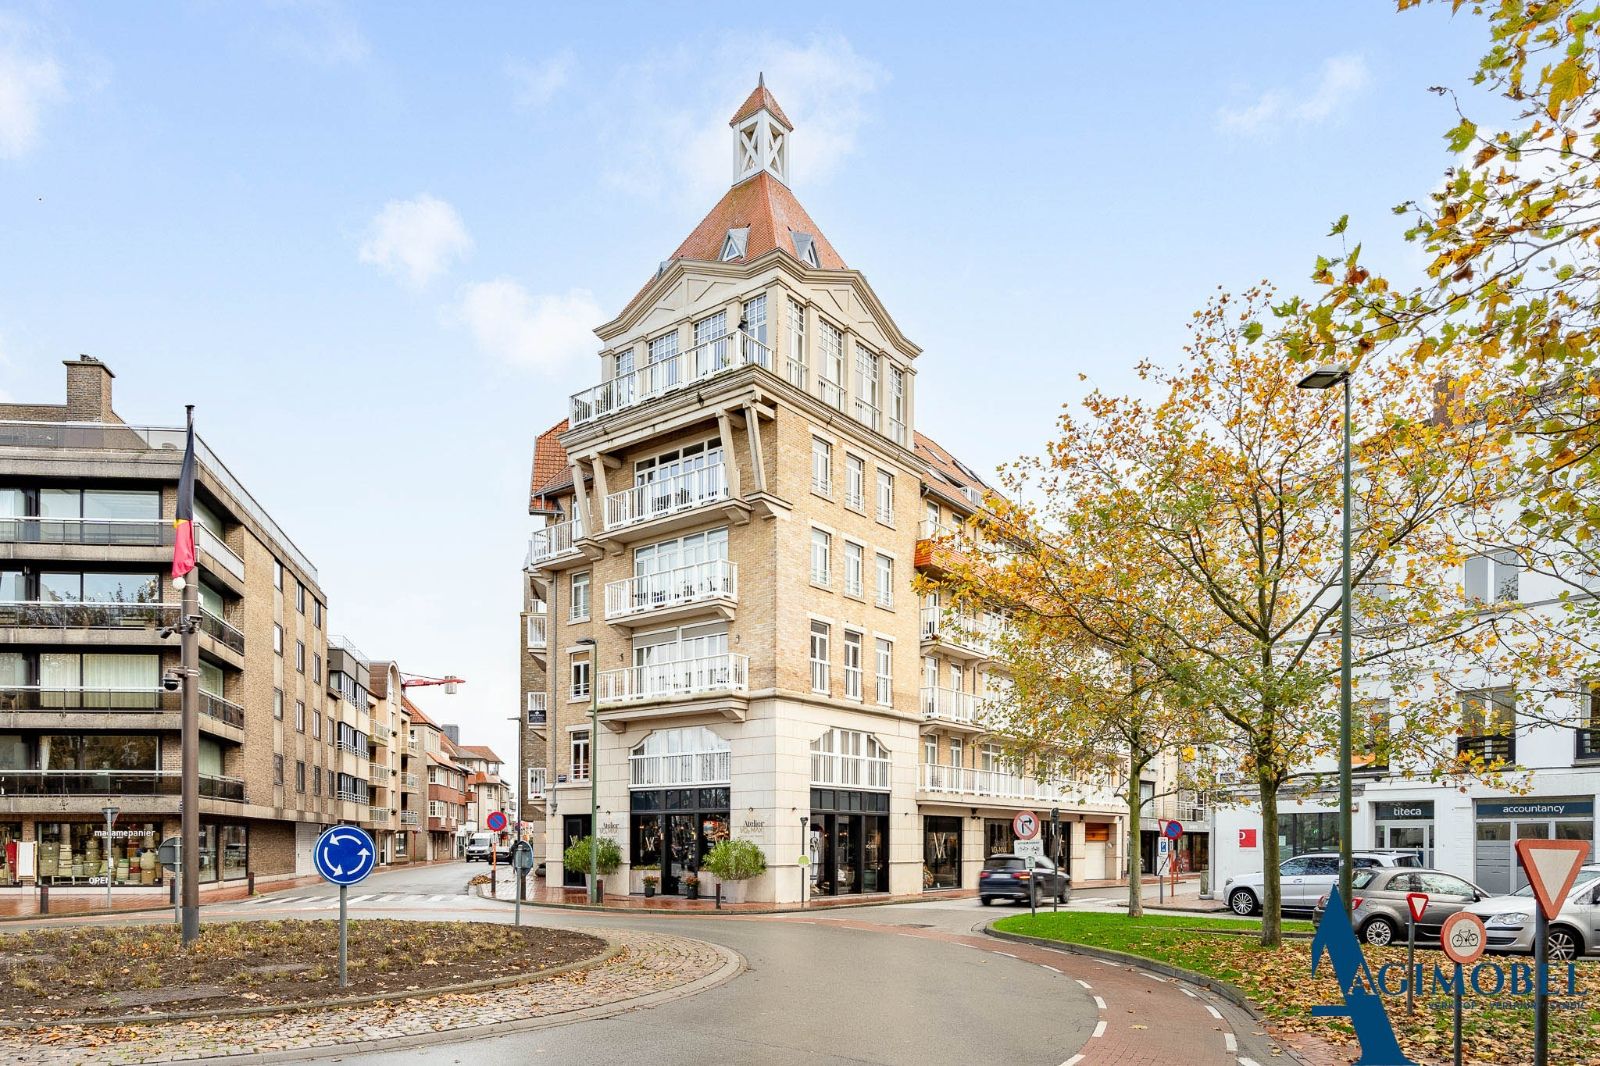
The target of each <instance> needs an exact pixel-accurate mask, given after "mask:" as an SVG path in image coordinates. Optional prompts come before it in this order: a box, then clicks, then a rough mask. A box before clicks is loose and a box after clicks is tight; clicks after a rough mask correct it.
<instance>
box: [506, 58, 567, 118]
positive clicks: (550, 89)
mask: <svg viewBox="0 0 1600 1066" xmlns="http://www.w3.org/2000/svg"><path fill="white" fill-rule="evenodd" d="M577 62H578V60H577V57H576V56H575V55H573V54H572V51H571V49H568V50H566V51H563V52H559V53H557V54H556V55H553V56H551V57H550V58H549V59H547V60H545V61H544V62H542V63H525V62H523V61H522V60H520V59H514V60H512V61H511V62H509V63H507V64H506V77H508V78H510V79H511V81H512V84H513V85H515V86H516V94H515V99H516V105H517V106H518V107H520V108H522V109H524V110H527V111H537V110H539V109H540V108H541V107H544V106H545V105H546V104H548V103H549V102H550V101H551V100H553V99H554V98H555V95H556V93H558V92H560V91H561V90H562V89H563V88H565V87H566V84H567V82H569V81H571V80H572V68H573V67H575V66H577Z"/></svg>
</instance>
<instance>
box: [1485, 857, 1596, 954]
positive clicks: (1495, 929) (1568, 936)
mask: <svg viewBox="0 0 1600 1066" xmlns="http://www.w3.org/2000/svg"><path fill="white" fill-rule="evenodd" d="M1538 905H1539V901H1538V900H1536V899H1534V896H1533V889H1532V888H1531V887H1529V886H1527V885H1524V886H1523V887H1522V888H1519V889H1517V890H1516V891H1515V892H1513V893H1512V894H1511V895H1509V896H1490V897H1489V898H1488V899H1485V900H1481V901H1479V902H1477V903H1474V904H1471V905H1470V906H1468V907H1467V910H1469V911H1471V912H1472V913H1474V914H1476V915H1478V916H1479V917H1480V918H1482V919H1483V924H1484V926H1485V927H1486V929H1487V932H1488V934H1489V950H1490V951H1518V952H1521V951H1526V952H1531V951H1533V911H1534V908H1535V907H1537V906H1538ZM1548 944H1549V952H1550V957H1551V958H1552V959H1562V960H1565V959H1575V958H1577V957H1579V956H1580V955H1590V954H1596V953H1600V863H1586V864H1585V865H1584V867H1583V868H1582V869H1581V870H1579V871H1578V880H1577V881H1576V882H1574V883H1573V886H1572V891H1570V892H1568V893H1567V898H1566V902H1564V903H1563V904H1562V905H1561V910H1560V912H1558V913H1557V914H1556V917H1555V920H1554V921H1552V922H1551V923H1550V938H1549V941H1548Z"/></svg>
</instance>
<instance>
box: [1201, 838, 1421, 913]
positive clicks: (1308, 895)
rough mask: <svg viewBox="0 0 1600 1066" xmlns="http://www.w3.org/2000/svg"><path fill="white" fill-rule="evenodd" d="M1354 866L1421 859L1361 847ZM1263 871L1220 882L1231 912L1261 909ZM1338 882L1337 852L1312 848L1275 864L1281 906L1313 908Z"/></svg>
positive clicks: (1414, 862)
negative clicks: (1280, 894) (1276, 865)
mask: <svg viewBox="0 0 1600 1066" xmlns="http://www.w3.org/2000/svg"><path fill="white" fill-rule="evenodd" d="M1351 862H1352V863H1353V864H1354V865H1355V868H1356V869H1357V870H1362V869H1367V868H1369V867H1375V866H1411V867H1420V866H1421V865H1422V860H1421V859H1420V858H1418V856H1417V853H1416V852H1415V851H1405V850H1401V849H1398V848H1393V849H1391V848H1379V849H1376V850H1372V849H1364V850H1361V851H1357V852H1355V853H1354V854H1352V855H1351ZM1266 880H1267V879H1266V875H1265V874H1259V873H1256V874H1240V875H1239V876H1238V877H1230V878H1228V879H1227V880H1226V881H1224V882H1223V883H1222V898H1223V900H1224V901H1225V902H1226V903H1227V904H1228V909H1229V910H1231V911H1232V912H1233V913H1235V914H1238V915H1242V916H1249V915H1252V914H1260V913H1261V901H1262V899H1263V898H1264V897H1265V896H1266V888H1265V885H1266ZM1338 883H1339V853H1338V852H1337V851H1313V852H1308V853H1307V854H1305V855H1296V856H1295V857H1294V858H1292V859H1285V860H1284V861H1283V862H1281V863H1279V864H1278V887H1279V891H1280V892H1281V893H1282V900H1283V910H1285V911H1295V912H1299V913H1310V912H1311V911H1313V910H1315V909H1316V906H1317V899H1318V897H1320V896H1321V895H1322V894H1323V893H1324V892H1327V891H1329V890H1330V889H1332V888H1333V886H1334V885H1336V884H1338Z"/></svg>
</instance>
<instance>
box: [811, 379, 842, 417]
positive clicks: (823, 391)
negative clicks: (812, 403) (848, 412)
mask: <svg viewBox="0 0 1600 1066" xmlns="http://www.w3.org/2000/svg"><path fill="white" fill-rule="evenodd" d="M817 399H819V400H821V401H822V402H823V403H825V404H827V405H828V406H829V407H831V408H833V409H834V410H835V411H843V410H844V386H843V385H840V384H839V383H838V382H837V381H829V380H828V379H827V378H825V377H820V376H819V377H818V378H817Z"/></svg>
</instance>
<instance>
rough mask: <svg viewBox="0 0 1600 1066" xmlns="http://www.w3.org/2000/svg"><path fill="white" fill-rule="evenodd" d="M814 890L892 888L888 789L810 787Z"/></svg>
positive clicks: (831, 892) (849, 892) (834, 893)
mask: <svg viewBox="0 0 1600 1066" xmlns="http://www.w3.org/2000/svg"><path fill="white" fill-rule="evenodd" d="M810 837H811V840H810V845H809V846H810V850H811V853H812V855H813V856H814V860H813V861H812V863H811V865H810V869H811V891H812V892H813V893H814V894H815V895H819V896H845V895H853V894H855V893H860V892H887V891H888V890H889V794H888V793H887V792H857V791H854V790H851V789H842V788H813V789H812V790H811V829H810Z"/></svg>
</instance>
